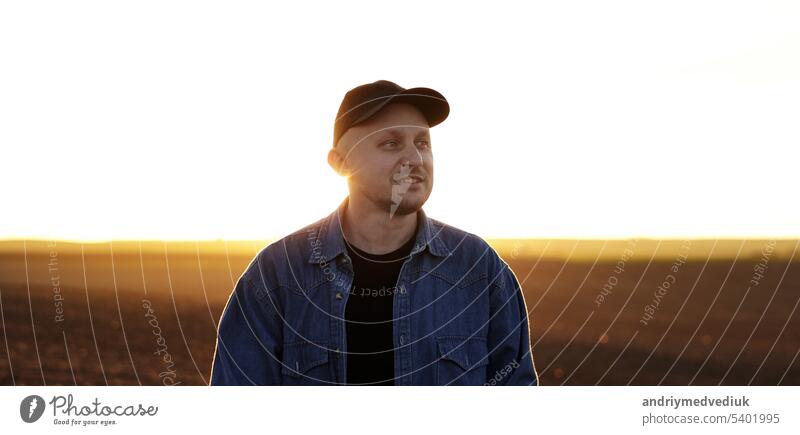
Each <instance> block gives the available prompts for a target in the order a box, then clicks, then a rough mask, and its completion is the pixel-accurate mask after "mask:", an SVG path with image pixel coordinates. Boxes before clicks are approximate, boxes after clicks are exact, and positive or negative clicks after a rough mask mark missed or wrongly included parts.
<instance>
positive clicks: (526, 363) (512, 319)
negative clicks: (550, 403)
mask: <svg viewBox="0 0 800 435" xmlns="http://www.w3.org/2000/svg"><path fill="white" fill-rule="evenodd" d="M499 263H500V265H501V270H500V271H499V272H498V276H497V278H496V279H495V280H494V282H493V284H492V295H491V316H492V317H491V320H490V323H489V336H488V344H489V370H487V380H486V383H487V384H488V385H526V386H528V385H538V384H539V378H538V375H537V374H536V368H535V367H534V363H533V355H532V353H531V345H530V338H529V333H528V310H527V308H526V306H525V298H524V297H523V295H522V289H521V287H520V285H519V281H517V277H516V276H515V275H514V272H513V271H512V270H511V268H510V267H509V266H508V264H506V263H505V262H504V261H502V260H500V262H499Z"/></svg>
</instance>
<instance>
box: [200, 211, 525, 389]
mask: <svg viewBox="0 0 800 435" xmlns="http://www.w3.org/2000/svg"><path fill="white" fill-rule="evenodd" d="M348 199H349V198H345V200H344V201H343V202H342V203H341V205H340V206H339V208H338V209H337V210H336V211H334V212H333V213H332V214H330V215H329V216H327V217H325V218H324V219H321V220H320V221H318V222H316V223H314V224H311V225H309V226H307V227H305V228H303V229H301V230H299V231H297V232H295V233H293V234H291V235H289V236H286V237H285V238H283V239H281V240H279V241H277V242H274V243H272V244H270V245H269V246H267V247H266V248H264V249H263V250H261V251H260V252H259V253H258V254H257V255H256V256H255V258H254V259H253V260H252V262H251V263H250V265H249V266H248V267H247V269H246V270H245V271H244V272H243V273H242V275H241V277H240V278H239V280H238V281H237V283H236V286H235V288H234V289H233V292H232V293H231V295H230V298H229V299H228V302H227V304H226V306H225V310H224V312H223V315H222V318H221V320H220V324H219V327H218V335H217V345H216V351H215V355H214V363H213V367H212V372H211V381H210V383H211V385H342V384H346V383H347V379H346V373H347V369H346V364H347V358H346V356H347V347H346V344H347V339H346V336H345V320H344V313H345V305H346V304H347V299H348V295H349V294H350V288H351V286H352V283H353V270H352V264H351V259H350V258H349V256H348V255H347V249H346V247H345V244H344V238H343V235H342V229H341V228H342V227H341V222H342V216H343V211H344V208H345V207H346V205H347V201H348ZM418 213H421V216H420V218H421V219H418V222H419V224H418V225H419V227H418V229H417V236H416V240H415V244H414V247H413V248H412V250H411V254H410V255H409V258H407V259H406V260H404V262H403V265H402V267H401V269H400V274H399V277H398V280H397V285H396V287H395V289H394V290H395V291H394V294H393V298H394V299H393V301H394V321H393V340H394V366H395V373H394V374H395V379H394V382H395V385H538V376H537V374H536V369H535V368H534V364H533V358H532V354H531V347H530V338H529V336H528V318H527V310H526V307H525V300H524V299H523V295H522V291H521V289H520V285H519V282H518V281H517V278H516V276H515V275H514V273H513V272H512V271H511V269H510V268H509V266H508V264H506V263H505V262H504V261H503V260H502V259H501V258H500V257H499V256H498V255H497V253H496V252H495V251H494V250H493V249H492V248H491V247H490V246H489V245H488V244H487V243H486V242H485V241H483V240H482V239H481V238H480V237H477V236H475V235H473V234H470V233H467V232H465V231H462V230H459V229H457V228H454V227H452V226H449V225H446V224H443V223H441V222H439V221H437V220H434V219H431V218H428V217H427V216H426V215H425V213H424V211H422V210H420V211H419V212H418Z"/></svg>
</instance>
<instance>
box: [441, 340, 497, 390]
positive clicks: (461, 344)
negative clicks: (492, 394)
mask: <svg viewBox="0 0 800 435" xmlns="http://www.w3.org/2000/svg"><path fill="white" fill-rule="evenodd" d="M436 347H437V351H438V355H439V358H438V360H437V361H436V384H437V385H483V384H484V383H485V382H486V366H487V365H488V364H489V356H488V352H487V351H488V348H487V345H486V338H484V337H461V336H444V337H437V338H436Z"/></svg>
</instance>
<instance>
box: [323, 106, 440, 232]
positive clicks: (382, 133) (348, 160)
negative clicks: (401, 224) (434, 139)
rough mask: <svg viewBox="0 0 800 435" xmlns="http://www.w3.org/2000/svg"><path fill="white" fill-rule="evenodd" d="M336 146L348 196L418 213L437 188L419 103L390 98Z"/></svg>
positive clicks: (395, 210)
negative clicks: (358, 196) (395, 100)
mask: <svg viewBox="0 0 800 435" xmlns="http://www.w3.org/2000/svg"><path fill="white" fill-rule="evenodd" d="M336 149H337V150H338V152H339V155H340V156H342V157H343V159H342V160H341V163H342V165H341V172H342V173H344V174H345V175H346V176H347V177H348V186H349V188H350V195H360V196H363V197H364V198H366V199H367V200H368V201H369V202H371V203H372V204H374V205H375V206H376V207H378V208H379V209H380V210H385V211H386V212H387V213H388V214H389V217H390V218H391V217H392V216H394V215H406V214H410V213H415V212H416V211H417V210H419V209H420V208H422V205H423V204H425V201H427V200H428V197H429V196H430V194H431V191H432V190H433V153H432V151H431V140H430V131H429V128H428V122H427V120H426V119H425V117H424V116H423V114H422V112H420V111H419V109H417V108H416V107H414V106H412V105H410V104H405V103H391V104H388V105H386V107H384V108H383V109H381V111H380V112H378V113H377V114H375V115H373V117H372V118H370V119H369V120H367V121H365V122H363V123H361V124H358V125H356V126H353V127H351V128H350V129H348V130H347V131H346V132H345V134H344V135H343V136H342V138H341V140H340V141H339V144H338V145H337V147H336Z"/></svg>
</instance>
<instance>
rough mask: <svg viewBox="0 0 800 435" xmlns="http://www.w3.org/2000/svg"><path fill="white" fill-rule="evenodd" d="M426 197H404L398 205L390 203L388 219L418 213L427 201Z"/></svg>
mask: <svg viewBox="0 0 800 435" xmlns="http://www.w3.org/2000/svg"><path fill="white" fill-rule="evenodd" d="M427 199H428V198H427V196H425V197H422V196H420V197H417V195H407V196H404V197H403V199H402V200H401V201H400V203H399V204H394V203H391V204H390V206H389V217H390V218H391V217H393V216H405V215H409V214H413V213H416V212H418V211H419V210H420V209H421V208H422V206H423V205H425V201H426V200H427Z"/></svg>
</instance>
